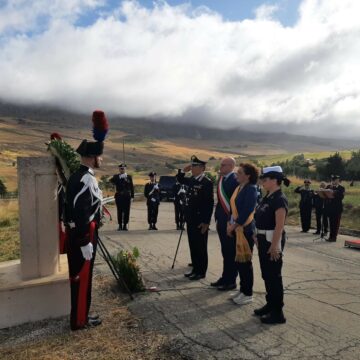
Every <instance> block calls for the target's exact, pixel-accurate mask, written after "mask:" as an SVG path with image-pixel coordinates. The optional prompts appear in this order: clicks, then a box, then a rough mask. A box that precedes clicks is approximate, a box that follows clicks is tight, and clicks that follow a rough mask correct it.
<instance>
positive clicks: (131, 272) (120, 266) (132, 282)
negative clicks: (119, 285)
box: [112, 247, 145, 292]
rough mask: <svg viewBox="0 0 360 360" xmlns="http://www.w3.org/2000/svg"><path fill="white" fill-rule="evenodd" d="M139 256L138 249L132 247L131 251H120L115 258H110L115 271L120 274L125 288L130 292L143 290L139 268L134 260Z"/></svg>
mask: <svg viewBox="0 0 360 360" xmlns="http://www.w3.org/2000/svg"><path fill="white" fill-rule="evenodd" d="M139 256H140V252H139V249H138V248H137V247H134V248H133V250H132V251H128V250H120V251H119V252H118V254H117V255H116V256H113V257H112V260H113V262H114V264H115V267H116V270H117V271H118V272H119V274H121V276H122V278H123V280H124V282H125V284H126V286H127V287H128V289H129V290H130V291H131V292H139V291H144V290H145V286H144V283H143V280H142V277H141V273H140V268H139V265H138V264H137V263H136V259H137V258H138V257H139ZM123 290H124V289H123Z"/></svg>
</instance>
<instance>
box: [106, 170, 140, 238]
mask: <svg viewBox="0 0 360 360" xmlns="http://www.w3.org/2000/svg"><path fill="white" fill-rule="evenodd" d="M110 182H111V183H112V184H114V185H115V187H116V193H115V203H116V208H117V218H118V224H119V228H118V230H125V231H127V230H128V228H127V226H128V223H129V217H130V204H131V199H134V185H133V180H132V177H131V175H128V174H127V173H126V164H120V165H119V174H116V175H114V176H113V177H112V178H111V179H110Z"/></svg>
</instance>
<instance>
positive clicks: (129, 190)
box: [110, 174, 134, 198]
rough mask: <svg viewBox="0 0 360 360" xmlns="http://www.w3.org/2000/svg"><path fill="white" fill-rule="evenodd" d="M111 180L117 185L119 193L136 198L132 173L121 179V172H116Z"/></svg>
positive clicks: (117, 192)
mask: <svg viewBox="0 0 360 360" xmlns="http://www.w3.org/2000/svg"><path fill="white" fill-rule="evenodd" d="M110 182H111V183H112V184H114V185H115V187H116V194H117V195H120V196H128V197H131V198H134V184H133V180H132V177H131V175H127V176H126V178H122V179H120V174H116V175H114V176H113V177H112V178H111V179H110Z"/></svg>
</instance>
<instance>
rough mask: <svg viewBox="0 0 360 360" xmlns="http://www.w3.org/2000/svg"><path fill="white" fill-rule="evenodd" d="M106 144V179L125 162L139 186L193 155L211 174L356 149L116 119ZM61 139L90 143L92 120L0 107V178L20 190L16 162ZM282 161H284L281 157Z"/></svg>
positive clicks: (283, 135)
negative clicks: (227, 162)
mask: <svg viewBox="0 0 360 360" xmlns="http://www.w3.org/2000/svg"><path fill="white" fill-rule="evenodd" d="M109 120H110V124H111V130H110V133H109V136H108V139H107V141H106V150H105V153H104V166H103V168H102V169H101V171H99V176H101V175H111V174H112V173H114V172H117V165H118V163H119V162H122V161H123V142H124V143H125V161H126V162H127V163H128V165H129V172H131V173H133V174H135V175H136V178H135V179H136V182H137V183H140V184H141V183H143V182H144V181H146V179H147V176H146V175H147V173H148V172H149V171H150V170H156V171H157V173H158V174H171V173H174V172H175V169H176V168H177V167H178V166H181V165H182V164H183V163H185V162H187V161H188V159H189V158H190V156H191V155H192V154H197V155H198V156H199V157H200V158H202V159H205V160H208V159H210V161H209V167H210V169H214V167H215V166H216V165H217V164H218V159H219V158H221V157H223V156H225V155H231V156H234V157H236V158H239V159H240V158H244V159H248V158H252V157H256V158H257V159H259V158H261V157H264V158H266V157H270V156H272V158H274V157H276V156H280V155H281V154H286V155H289V156H290V155H291V154H293V153H298V152H313V153H314V152H326V151H327V152H329V151H335V150H341V149H349V148H350V149H351V148H355V147H356V146H357V145H356V144H355V143H352V142H349V141H341V140H333V139H322V138H316V137H306V136H297V135H291V134H286V133H277V134H274V133H263V132H258V133H255V132H249V131H245V130H241V129H231V130H219V129H211V128H204V127H200V126H196V125H191V126H190V125H188V124H181V123H173V122H171V123H170V122H166V121H165V120H164V119H162V120H158V121H155V120H145V119H129V118H120V117H115V116H114V117H112V116H111V115H109ZM54 131H55V132H58V133H60V134H61V135H62V136H63V138H64V139H65V140H66V141H68V142H69V143H70V144H71V145H73V146H74V147H76V146H77V145H78V144H79V143H80V141H81V140H82V139H84V138H88V139H89V138H91V121H90V115H82V114H75V113H70V112H65V111H63V110H59V109H53V108H47V107H40V106H31V107H30V106H18V105H13V104H7V103H1V102H0V176H1V178H3V179H4V180H5V183H6V185H7V187H8V189H9V190H15V189H16V188H17V179H16V158H17V157H18V156H28V155H32V156H41V155H44V154H45V153H46V146H45V142H46V141H48V139H49V135H50V133H52V132H54ZM281 156H282V157H283V156H284V155H281Z"/></svg>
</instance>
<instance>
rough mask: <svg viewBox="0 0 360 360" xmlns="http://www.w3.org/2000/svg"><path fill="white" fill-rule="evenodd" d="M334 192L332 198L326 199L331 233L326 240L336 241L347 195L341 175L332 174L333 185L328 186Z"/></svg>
mask: <svg viewBox="0 0 360 360" xmlns="http://www.w3.org/2000/svg"><path fill="white" fill-rule="evenodd" d="M327 189H330V190H331V191H332V193H333V197H332V198H328V199H326V211H327V215H328V217H329V227H330V235H329V238H328V239H327V240H326V241H330V242H335V241H336V238H337V235H338V232H339V227H340V220H341V214H342V212H343V203H342V201H343V199H344V195H345V188H344V187H343V186H341V185H340V176H339V175H331V185H328V186H327Z"/></svg>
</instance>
